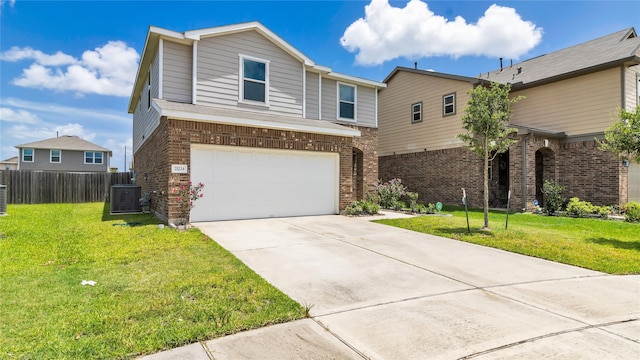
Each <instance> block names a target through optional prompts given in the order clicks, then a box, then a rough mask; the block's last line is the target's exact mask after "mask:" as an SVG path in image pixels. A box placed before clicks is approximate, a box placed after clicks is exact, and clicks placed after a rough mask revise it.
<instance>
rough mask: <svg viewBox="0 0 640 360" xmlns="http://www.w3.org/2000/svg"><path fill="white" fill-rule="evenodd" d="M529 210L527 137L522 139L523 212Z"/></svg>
mask: <svg viewBox="0 0 640 360" xmlns="http://www.w3.org/2000/svg"><path fill="white" fill-rule="evenodd" d="M526 210H527V137H522V211H526Z"/></svg>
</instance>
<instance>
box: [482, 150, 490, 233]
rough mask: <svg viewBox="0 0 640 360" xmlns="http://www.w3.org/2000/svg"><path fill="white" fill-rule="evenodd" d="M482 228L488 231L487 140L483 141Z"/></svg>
mask: <svg viewBox="0 0 640 360" xmlns="http://www.w3.org/2000/svg"><path fill="white" fill-rule="evenodd" d="M484 143H485V144H484V169H483V170H484V171H483V174H484V179H483V180H484V181H483V182H484V228H483V229H486V230H489V148H488V146H489V144H488V141H487V138H486V137H485V139H484Z"/></svg>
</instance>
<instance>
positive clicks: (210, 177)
mask: <svg viewBox="0 0 640 360" xmlns="http://www.w3.org/2000/svg"><path fill="white" fill-rule="evenodd" d="M191 157H192V159H191V177H192V181H194V182H203V183H204V184H205V190H204V197H203V198H202V199H201V200H199V201H198V202H197V204H196V205H197V206H196V207H194V208H193V210H192V212H191V221H194V222H197V221H210V220H230V219H250V218H263V217H283V216H301V215H319V214H335V213H337V210H338V171H339V163H338V162H339V158H338V155H337V154H336V153H318V152H308V151H293V150H272V149H256V148H234V147H228V146H227V147H224V146H215V145H206V146H205V145H192V149H191Z"/></svg>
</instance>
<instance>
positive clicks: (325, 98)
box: [322, 78, 338, 122]
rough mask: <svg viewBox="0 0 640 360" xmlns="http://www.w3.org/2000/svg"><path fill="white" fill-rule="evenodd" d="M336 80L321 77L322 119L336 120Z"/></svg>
mask: <svg viewBox="0 0 640 360" xmlns="http://www.w3.org/2000/svg"><path fill="white" fill-rule="evenodd" d="M336 96H337V95H336V81H335V80H331V79H326V78H322V120H326V121H331V122H337V118H338V117H337V112H336V111H337V104H338V103H337V97H336Z"/></svg>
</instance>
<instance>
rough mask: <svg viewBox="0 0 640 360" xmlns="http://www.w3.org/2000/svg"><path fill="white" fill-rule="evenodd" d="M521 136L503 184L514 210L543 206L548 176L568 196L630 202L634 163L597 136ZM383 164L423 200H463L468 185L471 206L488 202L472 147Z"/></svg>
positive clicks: (494, 183) (384, 173)
mask: <svg viewBox="0 0 640 360" xmlns="http://www.w3.org/2000/svg"><path fill="white" fill-rule="evenodd" d="M518 140H519V141H518V142H517V143H515V144H514V145H512V146H511V148H510V149H509V155H508V159H509V162H508V174H509V175H508V183H507V184H508V186H507V185H504V188H503V190H504V192H506V191H508V190H511V209H512V210H521V209H522V208H523V206H524V207H525V208H526V209H528V210H531V209H532V208H533V202H534V200H536V199H537V200H538V201H539V203H540V206H542V205H543V201H544V200H543V196H541V189H542V185H543V184H544V180H550V181H552V182H555V183H557V184H559V185H562V186H565V187H566V190H565V192H564V196H565V197H567V198H569V197H574V196H575V197H579V198H580V199H581V200H586V201H589V202H591V203H593V204H595V205H613V204H624V203H625V202H626V201H627V191H628V190H627V189H628V183H627V181H628V175H627V173H628V168H626V167H624V166H623V165H622V163H621V161H620V160H619V159H617V158H616V156H615V155H612V154H610V153H606V152H603V151H601V150H599V149H598V147H597V143H596V141H594V140H589V141H580V142H567V141H563V140H560V139H553V138H545V137H542V136H530V135H525V136H521V137H519V139H518ZM545 140H546V143H545ZM523 145H524V147H525V152H526V177H525V181H526V197H525V198H524V199H526V205H524V203H523V196H522V194H523V171H522V163H523V156H522V154H523ZM545 145H546V146H545ZM538 151H539V155H538V164H537V165H536V152H538ZM379 166H380V177H381V179H382V180H383V181H388V180H390V179H392V178H400V179H402V183H403V184H405V185H406V186H407V188H408V190H409V191H417V192H418V193H419V194H420V198H419V199H420V201H421V202H436V201H441V202H443V203H445V204H452V205H459V204H460V199H461V197H462V194H461V191H460V189H461V188H465V189H466V191H467V196H468V200H469V205H470V206H472V207H482V202H483V190H482V187H483V186H482V182H483V179H482V176H483V175H482V161H481V160H480V159H478V158H477V157H476V156H475V155H474V154H473V153H471V152H470V151H469V150H467V149H466V148H456V149H446V150H435V151H424V152H418V153H410V154H400V155H391V156H382V157H380V159H379ZM497 166H498V162H497V158H496V160H494V166H493V172H492V174H493V179H492V180H490V182H489V184H490V187H489V191H490V194H494V196H495V194H496V193H497V192H498V179H499V178H498V174H499V170H498V169H497ZM536 168H538V171H536ZM492 200H493V199H491V196H490V201H492ZM504 205H506V203H501V204H500V207H504ZM490 206H491V203H490Z"/></svg>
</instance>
